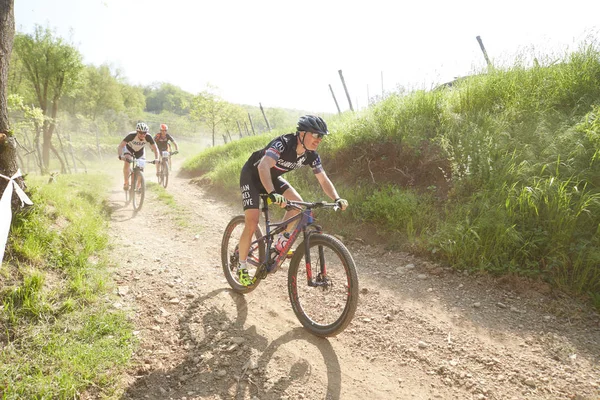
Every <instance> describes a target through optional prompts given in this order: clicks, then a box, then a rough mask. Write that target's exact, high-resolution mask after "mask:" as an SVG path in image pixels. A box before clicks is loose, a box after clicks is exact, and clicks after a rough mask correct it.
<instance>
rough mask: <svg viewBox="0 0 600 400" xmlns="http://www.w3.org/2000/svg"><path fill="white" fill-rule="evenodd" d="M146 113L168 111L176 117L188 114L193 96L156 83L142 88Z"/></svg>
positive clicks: (176, 88)
mask: <svg viewBox="0 0 600 400" xmlns="http://www.w3.org/2000/svg"><path fill="white" fill-rule="evenodd" d="M144 95H145V96H146V111H148V112H151V113H156V114H160V113H161V112H163V111H169V112H172V113H174V114H177V115H187V114H189V110H190V104H191V102H192V99H193V97H194V96H193V95H192V94H191V93H188V92H186V91H184V90H182V89H181V88H179V87H177V86H175V85H171V84H169V83H158V84H155V85H154V86H148V87H146V88H144Z"/></svg>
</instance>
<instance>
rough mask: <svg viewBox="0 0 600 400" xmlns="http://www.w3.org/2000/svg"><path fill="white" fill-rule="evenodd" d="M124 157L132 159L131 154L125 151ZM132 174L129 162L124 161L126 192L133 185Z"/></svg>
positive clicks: (124, 186) (124, 185)
mask: <svg viewBox="0 0 600 400" xmlns="http://www.w3.org/2000/svg"><path fill="white" fill-rule="evenodd" d="M123 157H131V153H129V152H127V151H125V152H123ZM130 172H131V170H130V167H129V161H128V160H123V189H125V190H127V189H128V188H129V186H130V184H131V182H129V174H130Z"/></svg>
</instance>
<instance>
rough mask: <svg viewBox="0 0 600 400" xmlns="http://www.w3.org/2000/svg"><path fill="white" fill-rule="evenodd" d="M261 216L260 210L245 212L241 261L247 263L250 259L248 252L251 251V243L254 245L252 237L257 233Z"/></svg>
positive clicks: (241, 238) (251, 209)
mask: <svg viewBox="0 0 600 400" xmlns="http://www.w3.org/2000/svg"><path fill="white" fill-rule="evenodd" d="M259 216H260V211H259V210H258V208H256V209H254V208H250V209H247V210H244V217H245V223H244V230H243V231H242V235H241V236H240V247H239V251H240V261H246V258H248V250H250V243H252V236H253V235H254V232H255V231H256V227H257V226H258V218H259Z"/></svg>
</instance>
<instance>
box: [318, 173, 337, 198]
mask: <svg viewBox="0 0 600 400" xmlns="http://www.w3.org/2000/svg"><path fill="white" fill-rule="evenodd" d="M315 177H316V178H317V180H318V181H319V184H321V187H322V188H323V191H324V192H325V194H326V195H327V196H329V197H330V198H331V200H335V199H338V198H339V197H340V196H339V195H338V192H337V190H335V186H333V183H332V182H331V180H330V179H329V177H328V176H327V174H326V173H325V171H323V170H321V171H320V172H319V173H317V174H315Z"/></svg>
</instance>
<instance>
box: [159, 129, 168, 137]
mask: <svg viewBox="0 0 600 400" xmlns="http://www.w3.org/2000/svg"><path fill="white" fill-rule="evenodd" d="M160 136H163V137H164V136H167V131H165V130H162V129H161V130H160Z"/></svg>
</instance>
